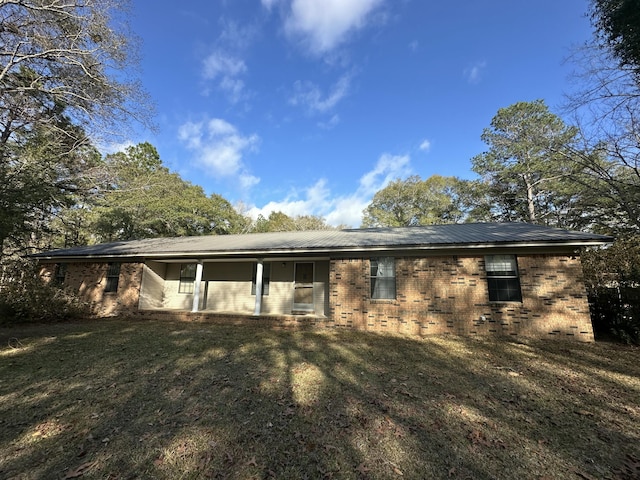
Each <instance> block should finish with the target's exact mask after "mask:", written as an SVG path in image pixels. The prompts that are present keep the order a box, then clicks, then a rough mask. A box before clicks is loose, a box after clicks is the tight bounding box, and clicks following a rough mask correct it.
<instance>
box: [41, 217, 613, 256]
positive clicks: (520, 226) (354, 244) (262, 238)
mask: <svg viewBox="0 0 640 480" xmlns="http://www.w3.org/2000/svg"><path fill="white" fill-rule="evenodd" d="M612 240H613V239H612V238H611V237H608V236H605V235H597V234H592V233H583V232H575V231H570V230H560V229H555V228H549V227H544V226H541V225H532V224H527V223H464V224H453V225H429V226H421V227H401V228H362V229H347V230H318V231H303V232H272V233H251V234H244V235H207V236H197V237H177V238H150V239H144V240H131V241H121V242H113V243H104V244H99V245H90V246H86V247H75V248H67V249H62V250H52V251H49V252H43V253H40V254H36V255H34V257H36V258H39V259H61V258H68V259H82V258H113V257H127V258H131V257H133V258H170V257H176V258H186V257H199V258H207V257H229V256H243V255H245V256H246V255H253V256H256V255H275V254H291V255H295V254H300V253H305V254H324V255H327V254H331V253H336V252H358V251H360V252H367V251H383V250H433V249H454V248H458V249H460V248H479V247H486V248H491V247H494V248H495V247H527V246H529V247H545V246H551V245H560V246H565V247H567V246H575V247H579V246H587V245H599V244H603V243H608V242H610V241H612Z"/></svg>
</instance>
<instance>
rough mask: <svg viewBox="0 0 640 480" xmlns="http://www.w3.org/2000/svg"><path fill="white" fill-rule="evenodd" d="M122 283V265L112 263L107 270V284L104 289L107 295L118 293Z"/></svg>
mask: <svg viewBox="0 0 640 480" xmlns="http://www.w3.org/2000/svg"><path fill="white" fill-rule="evenodd" d="M119 281H120V264H119V263H110V264H109V266H108V268H107V282H106V284H105V287H104V291H105V293H109V292H117V291H118V282H119Z"/></svg>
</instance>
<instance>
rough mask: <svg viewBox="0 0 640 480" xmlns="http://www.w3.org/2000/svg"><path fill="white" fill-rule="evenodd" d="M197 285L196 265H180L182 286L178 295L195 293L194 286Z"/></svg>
mask: <svg viewBox="0 0 640 480" xmlns="http://www.w3.org/2000/svg"><path fill="white" fill-rule="evenodd" d="M195 283H196V264H195V263H183V264H182V265H180V284H179V285H178V293H193V285H194V284H195Z"/></svg>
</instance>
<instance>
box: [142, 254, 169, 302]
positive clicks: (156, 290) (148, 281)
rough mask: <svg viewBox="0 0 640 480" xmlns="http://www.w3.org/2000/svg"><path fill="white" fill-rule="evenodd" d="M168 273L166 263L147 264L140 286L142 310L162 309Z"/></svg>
mask: <svg viewBox="0 0 640 480" xmlns="http://www.w3.org/2000/svg"><path fill="white" fill-rule="evenodd" d="M166 271H167V264H166V263H159V262H147V263H146V264H145V266H144V270H143V273H142V283H141V284H140V303H139V308H140V309H141V310H147V309H153V308H162V302H163V300H164V277H165V276H166Z"/></svg>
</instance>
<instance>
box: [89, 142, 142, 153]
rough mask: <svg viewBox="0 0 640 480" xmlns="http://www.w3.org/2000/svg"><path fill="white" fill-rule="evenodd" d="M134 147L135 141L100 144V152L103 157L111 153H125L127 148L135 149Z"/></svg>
mask: <svg viewBox="0 0 640 480" xmlns="http://www.w3.org/2000/svg"><path fill="white" fill-rule="evenodd" d="M98 143H99V142H98ZM134 145H135V143H134V142H133V140H124V141H123V142H114V143H106V144H99V145H98V150H100V152H101V153H102V154H103V155H108V154H111V153H118V152H124V151H125V150H126V149H127V148H129V147H133V146H134Z"/></svg>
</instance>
